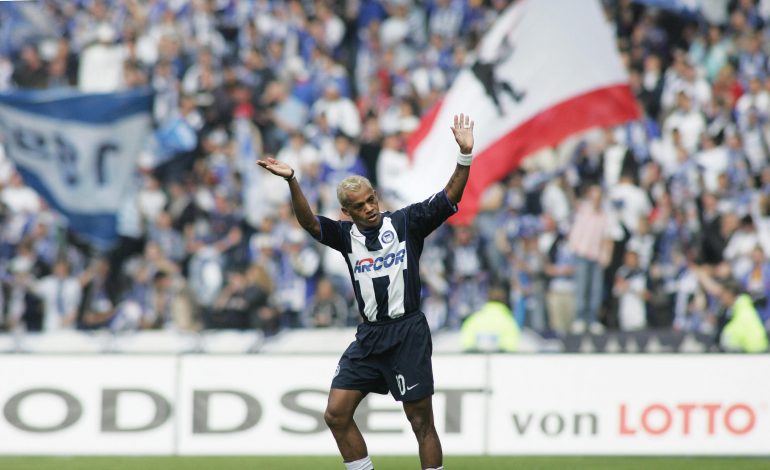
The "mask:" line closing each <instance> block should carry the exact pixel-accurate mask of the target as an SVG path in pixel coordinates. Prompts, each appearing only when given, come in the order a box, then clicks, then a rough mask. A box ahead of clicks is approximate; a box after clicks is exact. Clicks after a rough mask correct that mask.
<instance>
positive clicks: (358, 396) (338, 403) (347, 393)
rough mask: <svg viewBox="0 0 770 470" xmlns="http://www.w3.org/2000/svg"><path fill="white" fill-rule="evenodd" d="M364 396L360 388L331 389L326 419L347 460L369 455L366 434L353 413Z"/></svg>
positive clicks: (341, 452)
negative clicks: (359, 428)
mask: <svg viewBox="0 0 770 470" xmlns="http://www.w3.org/2000/svg"><path fill="white" fill-rule="evenodd" d="M364 396H365V395H364V394H363V392H360V391H358V390H342V389H339V388H333V389H331V391H329V401H328V403H327V404H326V412H325V413H324V420H325V421H326V425H327V426H329V429H330V430H331V432H332V434H333V435H334V439H335V440H336V441H337V447H338V448H339V449H340V454H342V460H343V461H345V462H353V461H355V460H360V459H363V458H364V457H366V456H367V455H368V453H367V450H366V442H364V436H362V435H361V431H359V430H358V426H356V422H355V421H353V413H355V411H356V408H358V404H359V403H361V400H363V399H364Z"/></svg>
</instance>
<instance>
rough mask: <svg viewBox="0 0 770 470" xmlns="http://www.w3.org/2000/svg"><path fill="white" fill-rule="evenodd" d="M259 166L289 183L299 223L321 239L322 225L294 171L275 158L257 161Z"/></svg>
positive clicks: (292, 202)
mask: <svg viewBox="0 0 770 470" xmlns="http://www.w3.org/2000/svg"><path fill="white" fill-rule="evenodd" d="M257 165H259V166H261V167H262V168H264V169H265V170H267V171H269V172H270V173H272V174H274V175H277V176H280V177H282V178H283V179H285V180H286V181H287V182H288V183H289V190H290V191H291V205H292V207H293V208H294V215H295V216H296V217H297V222H299V224H300V225H301V226H302V228H304V229H305V230H307V231H308V232H309V233H310V235H312V236H313V237H314V238H316V239H319V238H320V237H321V224H320V222H318V219H316V217H315V214H313V211H312V209H310V204H308V202H307V199H305V195H304V194H303V193H302V188H300V186H299V181H297V178H296V177H295V176H294V169H292V167H290V166H289V165H287V164H286V163H284V162H280V161H278V160H276V159H275V158H266V159H265V160H257Z"/></svg>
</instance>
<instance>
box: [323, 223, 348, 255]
mask: <svg viewBox="0 0 770 470" xmlns="http://www.w3.org/2000/svg"><path fill="white" fill-rule="evenodd" d="M316 218H317V219H318V222H319V223H320V224H321V235H320V237H318V241H319V242H321V244H323V245H326V246H328V247H329V248H333V249H335V250H337V251H341V252H344V251H345V229H344V228H343V227H342V224H341V223H340V222H339V221H336V220H332V219H329V218H328V217H324V216H322V215H318V216H316Z"/></svg>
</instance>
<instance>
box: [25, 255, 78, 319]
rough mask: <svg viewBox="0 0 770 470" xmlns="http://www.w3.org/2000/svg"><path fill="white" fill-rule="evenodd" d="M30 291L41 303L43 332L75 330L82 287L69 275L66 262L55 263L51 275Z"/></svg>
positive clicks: (68, 267) (68, 266)
mask: <svg viewBox="0 0 770 470" xmlns="http://www.w3.org/2000/svg"><path fill="white" fill-rule="evenodd" d="M32 290H33V292H34V293H35V294H36V295H38V296H39V297H40V298H41V299H42V301H43V331H45V332H52V331H61V330H74V329H75V327H76V326H77V312H78V307H79V306H80V299H81V296H82V286H81V285H80V281H78V279H77V278H75V277H74V276H71V275H70V265H69V263H68V262H67V261H65V260H59V261H57V262H56V264H54V267H53V273H52V274H51V275H49V276H46V277H44V278H42V279H40V280H39V281H38V282H37V283H35V285H34V286H33V289H32Z"/></svg>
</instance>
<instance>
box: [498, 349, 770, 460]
mask: <svg viewBox="0 0 770 470" xmlns="http://www.w3.org/2000/svg"><path fill="white" fill-rule="evenodd" d="M490 369H491V370H490V377H491V379H492V380H491V384H490V385H491V388H492V390H493V394H492V399H491V403H490V405H489V408H490V410H493V411H492V412H491V413H490V415H489V419H490V426H491V432H490V447H489V452H490V454H533V455H538V454H542V455H558V454H564V455H586V454H587V455H591V454H594V455H602V454H604V455H607V454H617V455H770V438H768V436H770V408H769V407H770V374H768V371H770V357H768V356H764V355H762V356H718V355H711V356H697V357H693V356H687V355H679V356H674V355H671V356H627V355H616V356H550V357H549V356H543V357H514V356H494V357H492V358H491V368H490Z"/></svg>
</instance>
